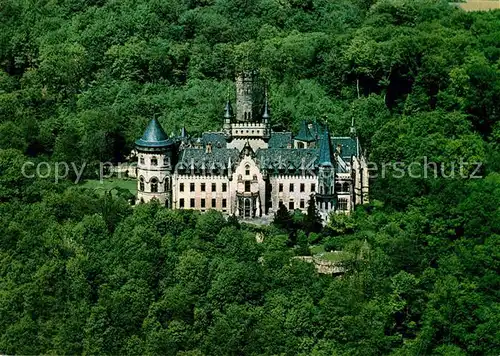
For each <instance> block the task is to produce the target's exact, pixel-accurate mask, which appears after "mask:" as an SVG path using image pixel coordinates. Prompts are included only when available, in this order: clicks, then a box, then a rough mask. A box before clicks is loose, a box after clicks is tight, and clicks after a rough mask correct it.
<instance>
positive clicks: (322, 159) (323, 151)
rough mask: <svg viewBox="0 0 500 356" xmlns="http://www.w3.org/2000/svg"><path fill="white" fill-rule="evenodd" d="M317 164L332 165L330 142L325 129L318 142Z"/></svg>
mask: <svg viewBox="0 0 500 356" xmlns="http://www.w3.org/2000/svg"><path fill="white" fill-rule="evenodd" d="M319 165H320V166H329V167H332V166H333V164H332V145H331V142H330V133H329V132H328V130H325V132H324V133H323V135H322V136H321V139H320V143H319Z"/></svg>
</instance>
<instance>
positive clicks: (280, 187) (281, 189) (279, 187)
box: [278, 183, 283, 192]
mask: <svg viewBox="0 0 500 356" xmlns="http://www.w3.org/2000/svg"><path fill="white" fill-rule="evenodd" d="M278 191H279V192H282V191H283V184H282V183H280V185H279V186H278Z"/></svg>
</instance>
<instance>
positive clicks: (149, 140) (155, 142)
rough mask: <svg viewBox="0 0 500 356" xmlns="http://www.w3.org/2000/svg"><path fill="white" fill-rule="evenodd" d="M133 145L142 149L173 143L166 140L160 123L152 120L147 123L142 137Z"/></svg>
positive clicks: (166, 137) (166, 136)
mask: <svg viewBox="0 0 500 356" xmlns="http://www.w3.org/2000/svg"><path fill="white" fill-rule="evenodd" d="M135 144H136V145H138V146H142V147H164V146H169V145H172V144H173V142H172V141H171V140H170V139H169V138H168V135H167V134H166V133H165V131H164V130H163V127H161V125H160V122H159V121H158V120H157V119H156V118H154V119H153V120H151V121H150V122H149V124H148V127H146V130H145V131H144V134H143V135H142V137H141V138H140V139H138V140H136V141H135Z"/></svg>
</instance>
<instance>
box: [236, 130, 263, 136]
mask: <svg viewBox="0 0 500 356" xmlns="http://www.w3.org/2000/svg"><path fill="white" fill-rule="evenodd" d="M234 133H235V134H237V133H238V130H234ZM239 133H240V134H242V133H252V134H257V135H260V134H261V130H250V131H249V130H240V132H239Z"/></svg>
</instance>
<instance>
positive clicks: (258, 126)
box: [223, 71, 271, 151]
mask: <svg viewBox="0 0 500 356" xmlns="http://www.w3.org/2000/svg"><path fill="white" fill-rule="evenodd" d="M262 89H263V86H262V85H261V82H260V81H259V78H258V75H257V71H245V72H242V73H240V74H239V75H238V76H237V77H236V116H235V119H234V120H233V119H231V118H232V117H233V116H232V112H231V110H230V105H229V107H228V106H226V114H225V118H224V128H223V132H224V134H225V136H226V137H227V138H228V146H227V147H228V148H237V149H238V150H240V151H241V150H242V149H243V146H244V145H245V143H247V142H249V143H250V146H251V147H252V149H253V150H254V151H255V150H257V149H259V148H267V147H268V141H269V138H270V136H271V124H270V115H269V106H268V105H269V104H268V101H267V95H266V100H265V101H264V100H263V99H264V96H263V90H262ZM227 128H229V130H228V129H227Z"/></svg>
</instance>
